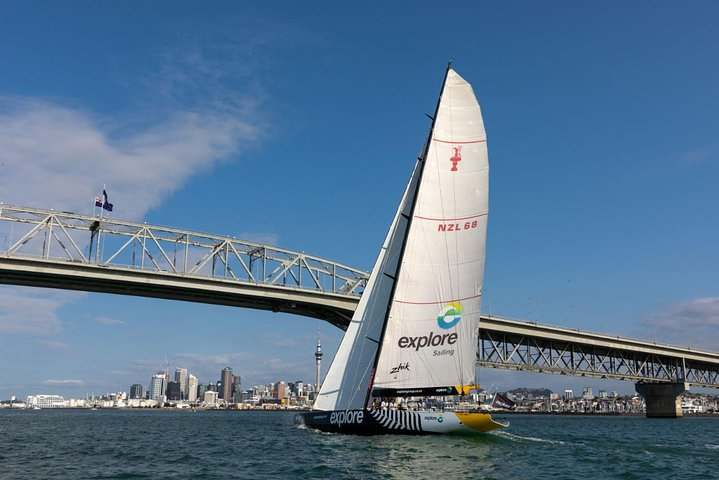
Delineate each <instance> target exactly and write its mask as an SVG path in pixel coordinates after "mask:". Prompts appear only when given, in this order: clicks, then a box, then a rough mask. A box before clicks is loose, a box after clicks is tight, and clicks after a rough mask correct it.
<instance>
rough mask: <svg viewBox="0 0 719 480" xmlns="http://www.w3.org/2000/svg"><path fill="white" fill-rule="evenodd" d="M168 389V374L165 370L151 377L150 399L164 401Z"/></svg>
mask: <svg viewBox="0 0 719 480" xmlns="http://www.w3.org/2000/svg"><path fill="white" fill-rule="evenodd" d="M166 391H167V374H166V373H165V372H157V373H156V374H154V375H153V376H152V379H150V389H149V392H150V399H151V400H156V401H157V402H158V403H164V401H165V399H164V397H165V392H166Z"/></svg>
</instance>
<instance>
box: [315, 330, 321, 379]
mask: <svg viewBox="0 0 719 480" xmlns="http://www.w3.org/2000/svg"><path fill="white" fill-rule="evenodd" d="M315 363H316V366H317V383H316V385H317V391H319V389H320V385H321V384H320V367H321V365H322V345H320V332H319V330H318V331H317V350H315Z"/></svg>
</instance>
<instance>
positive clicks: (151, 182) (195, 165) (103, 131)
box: [0, 98, 258, 219]
mask: <svg viewBox="0 0 719 480" xmlns="http://www.w3.org/2000/svg"><path fill="white" fill-rule="evenodd" d="M232 113H236V111H235V112H232ZM116 130H117V129H116V128H113V125H112V124H111V123H110V122H109V121H106V120H105V119H103V118H101V117H98V116H97V115H94V114H92V113H90V112H87V111H84V110H82V109H79V108H71V107H68V106H63V105H59V104H55V103H50V102H48V101H44V100H39V99H18V98H4V99H0V192H2V198H0V201H3V202H5V203H9V204H17V205H24V206H36V207H44V208H55V209H60V210H73V211H80V212H88V211H92V205H93V204H92V201H93V199H94V197H95V195H97V194H98V193H100V192H99V190H100V189H101V187H102V185H103V184H108V187H107V190H108V195H109V197H110V198H109V200H110V201H111V202H112V203H114V204H115V212H114V213H115V215H116V216H117V217H120V218H127V219H137V218H140V217H142V215H144V214H145V212H147V211H148V210H149V209H151V208H153V207H155V206H157V205H158V204H159V203H160V202H161V201H162V200H163V199H164V198H165V197H167V196H168V195H169V194H171V193H172V192H174V191H175V190H177V189H178V188H179V187H181V186H182V185H183V184H184V183H185V182H186V181H187V180H188V179H189V178H190V177H191V176H192V175H194V174H197V173H198V172H201V171H206V170H208V169H209V168H211V167H212V166H213V165H215V164H217V163H218V162H222V161H226V160H227V159H228V158H230V157H231V156H232V155H235V154H237V153H239V152H241V151H242V150H243V149H245V148H247V147H249V146H251V145H253V144H255V142H256V141H257V140H258V129H257V127H255V126H254V125H253V124H251V123H249V122H247V121H245V120H244V119H243V117H237V116H235V115H233V114H230V112H213V111H201V112H199V113H197V112H187V111H175V112H174V113H170V114H168V118H166V119H165V121H163V122H159V123H156V124H155V125H152V126H150V127H148V128H146V129H145V130H142V131H136V132H134V133H124V134H117V133H116Z"/></svg>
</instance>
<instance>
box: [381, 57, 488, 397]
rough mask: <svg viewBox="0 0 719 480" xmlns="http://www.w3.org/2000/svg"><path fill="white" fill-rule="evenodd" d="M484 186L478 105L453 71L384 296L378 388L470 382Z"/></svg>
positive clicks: (482, 255) (482, 243)
mask: <svg viewBox="0 0 719 480" xmlns="http://www.w3.org/2000/svg"><path fill="white" fill-rule="evenodd" d="M488 182H489V167H488V161H487V143H486V134H485V130H484V123H483V121H482V114H481V111H480V108H479V104H478V103H477V99H476V98H475V95H474V92H473V91H472V87H471V86H470V85H469V83H467V82H466V81H465V80H464V79H463V78H462V77H460V76H459V75H458V74H457V73H456V72H454V71H453V70H451V69H450V70H449V71H448V73H447V78H446V81H445V85H444V90H443V93H442V97H441V99H440V103H439V107H438V111H437V114H436V119H435V124H434V131H433V134H432V136H431V138H430V144H429V148H428V152H427V157H426V165H425V166H424V170H423V173H422V175H421V181H420V184H419V186H418V192H417V199H416V205H415V208H414V211H413V215H412V219H411V223H410V227H409V229H408V232H407V239H406V246H405V250H404V254H403V257H402V263H401V265H400V269H399V274H398V280H397V282H398V283H397V286H396V288H395V292H394V297H393V298H392V299H391V307H390V313H389V317H388V320H387V326H386V331H385V335H384V337H383V343H382V348H381V351H380V358H379V362H378V364H377V371H376V374H375V382H374V387H375V388H379V389H396V390H403V389H404V390H411V389H419V388H432V387H445V386H457V387H459V386H468V385H473V384H474V381H475V360H476V351H477V335H478V328H479V316H480V303H481V296H482V283H483V276H484V259H485V241H486V232H487V212H488ZM397 233H399V232H397Z"/></svg>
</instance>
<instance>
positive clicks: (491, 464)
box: [0, 410, 719, 480]
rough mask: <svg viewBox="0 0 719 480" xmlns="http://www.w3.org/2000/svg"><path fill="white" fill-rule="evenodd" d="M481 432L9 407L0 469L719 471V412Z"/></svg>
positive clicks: (473, 473) (567, 474) (220, 414)
mask: <svg viewBox="0 0 719 480" xmlns="http://www.w3.org/2000/svg"><path fill="white" fill-rule="evenodd" d="M502 418H504V419H505V420H508V421H509V422H511V425H510V427H509V428H508V429H505V430H503V431H499V432H497V433H491V434H485V435H482V436H478V437H472V438H466V437H464V438H463V437H445V436H438V437H414V436H392V435H385V436H375V437H357V436H345V435H332V434H322V433H317V432H314V431H311V430H308V429H305V428H302V427H297V426H295V425H294V421H293V420H294V414H293V413H290V412H224V411H197V412H191V411H158V410H133V411H128V410H120V411H118V410H97V411H90V410H0V478H3V479H5V478H7V479H18V478H88V479H89V478H97V479H121V478H153V479H159V478H178V479H179V478H183V479H184V478H212V479H213V480H214V479H230V478H281V477H295V478H400V479H401V478H415V479H420V478H447V477H451V478H482V479H492V478H497V479H507V478H532V479H541V478H547V479H550V478H551V479H561V478H567V479H569V478H594V479H603V478H607V479H609V478H627V479H630V478H648V479H649V478H651V479H659V478H680V477H681V478H697V479H699V478H706V479H716V478H719V418H706V417H703V418H684V419H681V420H653V419H646V418H643V417H596V416H543V415H507V416H503V417H502Z"/></svg>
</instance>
